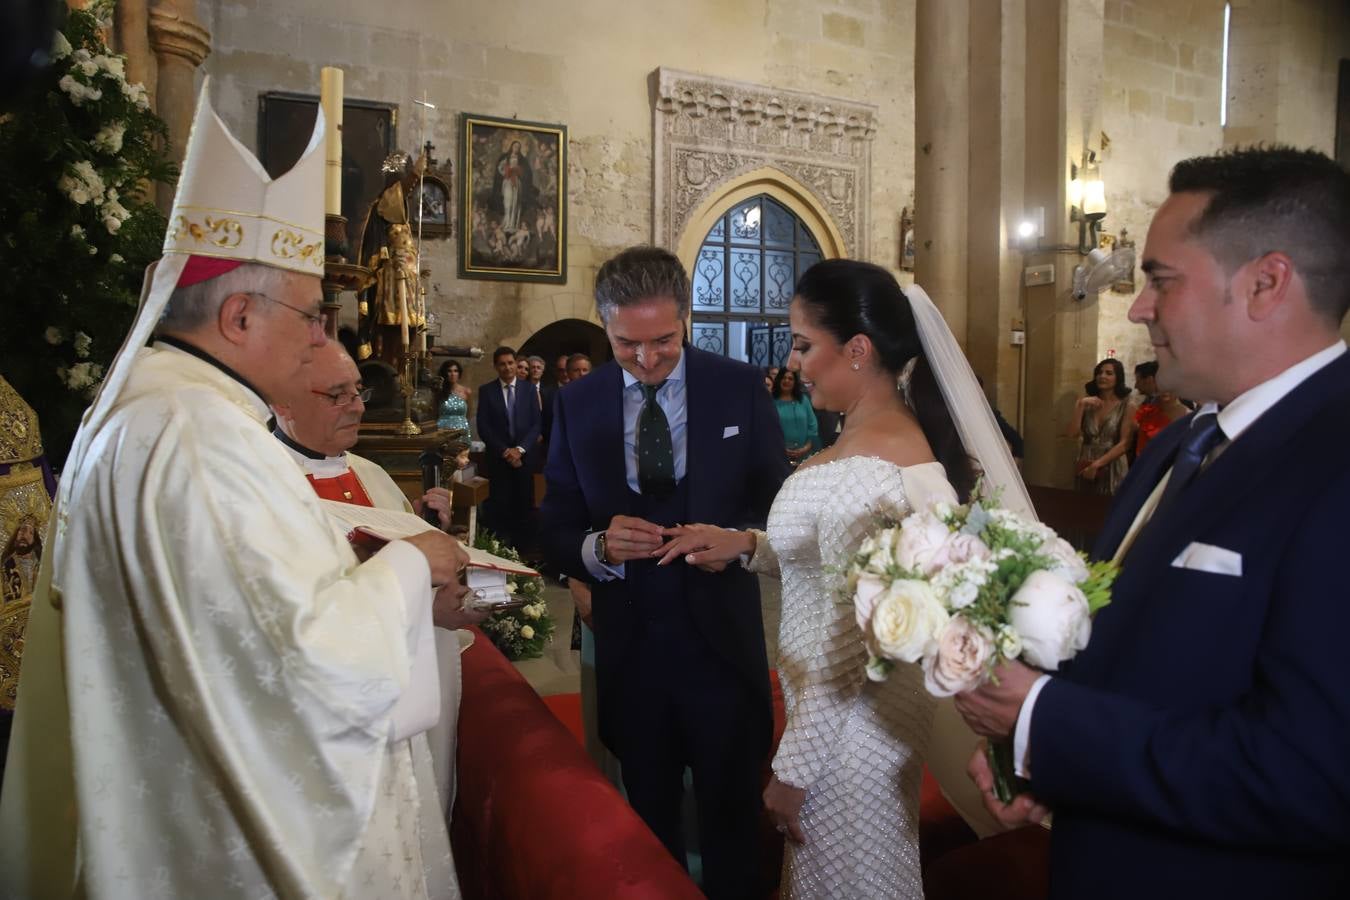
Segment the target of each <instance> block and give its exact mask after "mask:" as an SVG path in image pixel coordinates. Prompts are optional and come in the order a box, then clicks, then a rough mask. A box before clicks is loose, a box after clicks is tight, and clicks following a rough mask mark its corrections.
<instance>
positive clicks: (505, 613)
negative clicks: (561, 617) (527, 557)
mask: <svg viewBox="0 0 1350 900" xmlns="http://www.w3.org/2000/svg"><path fill="white" fill-rule="evenodd" d="M474 546H475V547H478V548H479V549H481V550H486V551H487V552H489V553H491V554H493V555H494V556H500V557H502V558H503V559H509V560H512V561H514V562H520V554H519V553H517V552H516V550H515V548H513V547H511V546H509V545H507V544H504V543H502V542H501V541H500V540H498V539H497V538H496V537H494V536H493V535H492V534H491V533H489V532H486V531H482V530H480V531H479V532H478V538H477V540H475V541H474ZM506 591H507V593H508V594H510V595H511V597H512V599H514V600H525V601H526V602H525V604H524V605H523V606H521V607H520V608H519V609H504V610H501V611H500V612H495V613H493V614H492V615H491V616H489V617H488V618H487V619H485V620H484V621H483V624H482V625H480V626H479V627H480V628H482V629H483V633H484V634H486V635H487V636H488V638H489V639H490V640H491V641H492V643H493V644H495V645H496V647H497V649H498V650H501V651H502V654H503V655H504V656H505V657H506V658H507V659H510V660H517V659H535V658H537V657H540V656H543V655H544V647H546V646H547V645H548V642H549V640H550V639H551V638H552V637H553V618H552V617H551V616H550V615H549V614H548V604H547V603H545V602H544V579H542V578H540V577H538V576H534V575H530V576H525V575H512V576H511V577H510V578H508V579H507V581H506Z"/></svg>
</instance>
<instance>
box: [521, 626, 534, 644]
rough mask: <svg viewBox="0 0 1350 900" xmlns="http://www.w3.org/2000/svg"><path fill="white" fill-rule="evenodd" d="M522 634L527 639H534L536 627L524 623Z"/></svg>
mask: <svg viewBox="0 0 1350 900" xmlns="http://www.w3.org/2000/svg"><path fill="white" fill-rule="evenodd" d="M520 636H521V637H523V638H524V639H525V640H527V641H528V640H532V639H533V638H534V629H533V628H531V627H530V626H528V625H522V626H521V629H520Z"/></svg>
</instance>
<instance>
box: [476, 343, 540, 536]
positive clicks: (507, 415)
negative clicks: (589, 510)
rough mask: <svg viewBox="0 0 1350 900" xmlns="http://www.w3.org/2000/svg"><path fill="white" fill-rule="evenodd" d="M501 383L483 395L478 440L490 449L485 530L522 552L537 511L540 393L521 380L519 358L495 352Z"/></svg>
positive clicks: (483, 389) (501, 349) (507, 349)
mask: <svg viewBox="0 0 1350 900" xmlns="http://www.w3.org/2000/svg"><path fill="white" fill-rule="evenodd" d="M492 365H493V367H494V368H495V369H496V370H497V378H496V380H494V381H489V382H488V383H487V384H485V385H483V386H482V387H480V388H479V389H478V417H477V424H478V437H479V439H481V440H482V442H483V444H484V445H485V446H486V448H487V449H486V451H485V453H484V458H485V459H486V460H487V477H488V485H489V487H488V490H489V493H488V499H487V502H486V503H484V504H483V507H484V508H483V525H484V526H485V527H487V528H488V529H489V530H491V531H493V532H495V533H496V534H497V535H498V536H499V537H501V538H502V539H503V540H505V541H506V542H507V543H509V544H511V546H513V547H515V548H516V549H517V550H520V551H521V552H524V551H525V550H526V545H527V544H528V543H529V541H530V537H531V535H530V533H529V525H530V515H531V512H532V510H533V508H534V472H535V471H537V469H538V467H537V466H535V465H534V464H533V460H534V456H533V451H534V449H535V447H536V446H537V445H538V443H539V429H540V427H541V426H540V422H541V414H540V409H539V392H538V391H537V390H536V389H535V387H534V385H533V384H531V383H530V382H529V381H527V380H525V379H523V378H517V377H516V352H515V351H514V350H512V349H511V348H510V347H498V348H497V349H496V350H494V351H492Z"/></svg>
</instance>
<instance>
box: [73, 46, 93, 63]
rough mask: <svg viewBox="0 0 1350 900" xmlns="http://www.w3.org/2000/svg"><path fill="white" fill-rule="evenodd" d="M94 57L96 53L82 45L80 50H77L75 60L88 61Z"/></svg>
mask: <svg viewBox="0 0 1350 900" xmlns="http://www.w3.org/2000/svg"><path fill="white" fill-rule="evenodd" d="M93 58H94V55H93V54H92V53H90V52H89V51H88V50H86V49H84V48H83V47H81V48H80V49H78V50H76V51H75V61H76V62H88V61H89V60H91V59H93Z"/></svg>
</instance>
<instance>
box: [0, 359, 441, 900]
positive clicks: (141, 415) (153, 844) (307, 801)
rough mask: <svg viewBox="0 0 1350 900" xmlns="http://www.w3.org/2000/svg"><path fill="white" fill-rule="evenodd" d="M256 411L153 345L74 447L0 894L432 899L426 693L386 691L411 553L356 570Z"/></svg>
mask: <svg viewBox="0 0 1350 900" xmlns="http://www.w3.org/2000/svg"><path fill="white" fill-rule="evenodd" d="M268 418H269V411H268V408H267V406H266V405H265V404H264V402H263V400H262V398H261V397H259V396H258V395H257V394H256V393H255V392H254V391H253V390H252V389H251V388H250V387H248V386H247V385H246V384H244V383H243V382H242V380H241V379H238V378H237V376H232V375H231V374H229V373H227V372H226V371H223V370H222V368H220V367H218V366H217V365H215V364H213V363H212V362H210V361H208V360H206V359H200V358H197V356H195V355H192V354H189V353H187V352H184V351H182V350H179V349H175V348H173V347H169V346H167V345H165V344H163V343H158V344H156V345H155V346H154V347H152V348H149V349H144V350H141V351H139V355H138V358H137V359H136V361H135V362H134V364H133V367H132V369H131V371H130V375H129V378H128V380H127V383H126V384H125V386H124V387H123V388H122V390H121V392H120V394H118V395H117V397H116V400H115V403H114V405H113V406H112V407H111V409H110V410H109V411H108V413H107V415H106V416H104V417H102V418H101V419H98V420H97V421H96V422H95V423H94V424H93V429H92V433H91V434H87V435H82V440H85V443H84V445H83V446H85V447H87V448H88V449H87V452H85V453H83V454H81V456H80V458H79V461H78V462H77V463H76V464H75V465H73V466H72V468H71V470H69V471H67V472H66V473H65V475H64V479H65V481H66V483H64V484H63V485H62V490H61V493H60V499H59V509H58V511H57V520H56V523H55V525H54V527H53V529H52V532H51V533H52V534H53V535H54V541H53V546H52V550H51V552H49V553H48V554H46V559H45V560H44V563H43V569H42V575H41V576H40V580H39V585H38V590H37V592H36V593H35V596H34V604H33V614H32V620H31V624H30V630H29V635H28V652H27V653H26V657H27V658H26V660H25V668H24V672H23V680H22V682H21V684H20V692H19V703H18V710H17V716H16V720H15V726H14V734H13V738H12V743H11V748H10V757H9V767H8V769H7V771H6V773H5V792H4V797H3V798H2V800H0V895H3V896H16V897H49V896H52V897H69V896H87V897H97V898H104V897H106V898H119V900H120V898H129V897H135V898H156V897H166V898H183V897H206V896H228V897H248V898H255V897H273V896H279V897H286V898H291V897H297V898H298V897H315V898H325V900H328V898H360V900H372V898H423V897H427V896H429V895H430V896H436V895H435V894H431V893H430V891H429V889H428V883H427V878H426V876H425V875H424V868H426V864H427V863H428V862H431V863H433V865H432V866H431V868H433V869H434V868H435V865H434V864H435V862H436V861H434V860H433V861H428V860H424V859H423V858H422V846H423V842H422V840H421V837H420V834H419V829H420V828H421V825H422V822H423V821H424V817H423V816H421V815H420V810H419V804H420V803H421V802H422V800H421V798H420V797H419V792H418V790H417V786H416V778H415V776H414V770H413V766H414V761H413V758H412V754H411V752H410V749H409V741H408V740H407V737H408V736H409V735H412V734H417V733H419V732H421V731H424V730H425V729H426V728H428V727H430V726H431V725H432V724H433V723H434V722H435V720H436V718H437V717H438V716H439V705H438V698H432V700H431V702H430V705H429V706H427V705H426V704H425V700H426V694H427V692H425V691H421V692H407V691H405V688H406V687H407V685H408V681H409V677H410V672H411V670H412V666H413V658H412V654H411V652H410V648H414V647H417V646H418V644H419V642H421V643H423V644H425V642H426V637H425V634H426V631H429V630H430V628H431V616H430V607H431V600H432V591H431V584H430V572H429V569H428V566H427V563H426V560H425V557H423V556H422V554H421V553H419V552H418V551H417V550H415V549H414V548H412V547H411V546H409V545H408V544H405V543H402V542H397V541H396V542H393V543H390V544H388V545H387V546H385V547H384V548H383V549H382V550H380V551H379V552H378V553H377V554H376V555H375V556H374V557H373V558H371V559H370V560H369V561H368V562H366V563H364V564H358V562H357V559H356V557H355V555H354V554H353V552H352V549H351V547H350V546H349V545H348V543H347V540H346V536H345V534H343V533H342V531H341V530H340V529H339V528H336V527H334V525H332V524H331V523H330V521H329V519H328V518H327V517H326V516H325V514H324V512H323V510H322V509H321V507H320V502H319V500H318V498H317V497H316V495H315V493H314V491H313V489H312V488H311V487H310V485H309V483H308V482H307V481H306V479H305V477H304V475H303V474H302V473H301V471H300V470H299V468H298V467H297V466H296V465H295V464H294V462H293V461H292V459H291V458H290V457H289V456H288V454H287V451H286V450H285V449H284V448H283V447H282V446H281V444H280V443H279V442H278V441H277V440H276V439H275V438H273V437H272V436H271V434H270V433H269V432H268V431H267V428H266V426H265V423H266V421H267V419H268ZM431 693H433V694H434V693H435V692H434V691H433V692H431ZM405 694H407V695H408V696H412V695H414V694H420V695H421V697H422V701H423V706H422V707H421V708H410V707H409V705H408V704H407V703H403V702H402V701H403V699H404V696H405ZM442 862H443V863H444V864H446V865H448V864H449V847H448V843H447V844H445V859H444V860H443V861H442ZM452 877H453V876H452ZM432 890H435V888H434V887H433V888H432Z"/></svg>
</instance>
